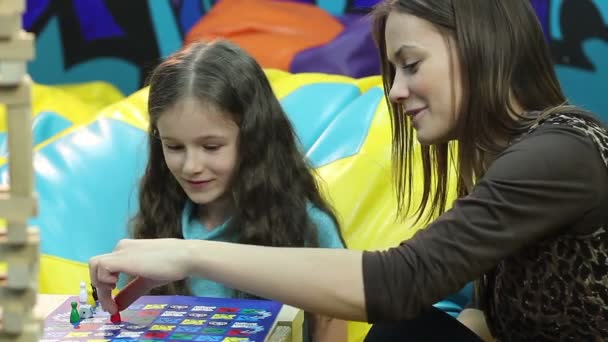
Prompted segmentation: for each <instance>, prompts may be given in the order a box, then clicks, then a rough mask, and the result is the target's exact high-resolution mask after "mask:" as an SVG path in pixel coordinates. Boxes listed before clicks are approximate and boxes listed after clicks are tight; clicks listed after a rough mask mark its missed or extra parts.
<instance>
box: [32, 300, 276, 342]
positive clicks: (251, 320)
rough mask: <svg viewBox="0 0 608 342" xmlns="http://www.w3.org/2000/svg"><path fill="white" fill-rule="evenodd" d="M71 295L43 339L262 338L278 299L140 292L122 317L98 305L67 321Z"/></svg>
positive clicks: (157, 341) (48, 322)
mask: <svg viewBox="0 0 608 342" xmlns="http://www.w3.org/2000/svg"><path fill="white" fill-rule="evenodd" d="M71 302H78V297H71V298H69V299H68V300H66V301H65V302H64V303H63V304H61V305H60V306H59V307H58V308H57V309H55V311H53V312H52V313H51V314H50V315H49V316H48V317H47V318H46V319H45V325H44V331H43V336H42V339H41V341H44V342H63V341H81V342H101V341H108V342H113V341H116V342H130V341H148V342H161V341H162V342H166V341H179V342H184V341H221V342H237V341H238V342H248V341H256V342H257V341H259V342H262V341H266V340H267V339H268V337H269V335H270V332H271V331H272V329H274V326H275V324H276V319H277V316H278V313H279V311H280V310H281V304H280V303H278V302H273V301H264V300H249V299H224V298H207V297H190V296H143V297H141V298H139V299H138V300H137V301H135V302H134V303H133V304H132V305H130V306H129V307H128V308H127V309H126V310H124V311H121V313H120V315H121V322H120V323H111V322H110V315H109V314H108V313H107V312H103V311H101V309H100V308H97V310H96V313H95V314H94V315H93V317H91V318H85V319H82V320H81V321H80V322H79V323H77V324H71V323H70V312H71V309H72V308H71Z"/></svg>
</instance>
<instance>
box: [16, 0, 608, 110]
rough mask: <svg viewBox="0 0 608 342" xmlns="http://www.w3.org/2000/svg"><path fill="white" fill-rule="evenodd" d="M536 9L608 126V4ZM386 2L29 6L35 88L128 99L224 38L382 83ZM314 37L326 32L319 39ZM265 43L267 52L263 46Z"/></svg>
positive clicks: (562, 71) (568, 83)
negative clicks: (182, 52)
mask: <svg viewBox="0 0 608 342" xmlns="http://www.w3.org/2000/svg"><path fill="white" fill-rule="evenodd" d="M530 1H531V3H532V4H533V5H534V7H535V9H536V12H537V14H538V16H539V19H540V21H541V23H542V25H543V28H544V31H545V33H546V36H547V39H548V40H549V42H550V46H551V50H552V53H553V56H554V58H555V63H556V64H555V65H556V71H557V73H558V76H559V78H560V81H561V83H562V85H563V87H564V89H565V91H566V94H567V95H568V97H569V98H570V99H571V100H572V102H574V103H576V104H578V105H582V106H584V107H586V108H588V109H591V110H593V111H596V112H598V113H599V114H600V115H602V116H603V117H604V118H606V119H607V120H608V97H606V96H605V95H604V94H603V93H605V91H606V90H605V89H606V83H607V82H608V1H604V0H530ZM377 2H378V0H316V1H315V0H278V1H270V0H223V1H217V0H130V1H122V0H62V1H51V0H28V1H27V4H28V11H27V13H25V15H24V17H23V25H24V28H25V29H27V30H28V31H31V32H34V33H36V35H37V54H38V55H37V58H36V59H35V60H34V61H32V62H31V63H30V65H29V67H30V72H31V74H32V75H33V77H34V80H35V81H37V82H39V83H43V84H62V83H74V82H84V81H90V80H102V81H107V82H110V83H112V84H114V85H115V86H116V87H118V88H119V89H120V90H121V91H122V92H123V93H124V94H125V95H128V94H131V93H133V92H134V91H136V90H137V89H139V88H141V86H142V84H143V83H144V82H145V78H146V76H147V73H148V71H149V70H150V69H151V68H153V67H154V66H155V65H156V64H157V63H158V62H159V61H160V59H162V58H163V57H164V56H167V55H168V54H170V53H171V52H173V51H175V50H176V49H178V48H180V47H181V46H182V45H183V44H184V42H189V41H192V40H195V39H200V38H209V37H217V36H226V37H228V38H230V39H233V40H236V41H238V43H239V44H240V45H242V46H243V47H244V48H245V49H246V50H248V51H249V52H250V53H252V54H253V55H254V56H255V57H256V59H258V61H259V62H260V63H261V64H262V65H263V66H264V67H267V68H278V69H282V70H286V71H290V72H296V73H297V72H308V71H312V72H324V73H334V74H342V75H347V76H351V77H364V76H369V75H375V74H378V73H379V68H378V63H377V55H376V52H375V50H374V47H373V42H372V40H371V37H370V35H369V22H368V21H367V19H366V17H365V14H366V13H368V12H369V9H370V8H371V7H372V6H373V5H374V4H375V3H377ZM304 13H305V14H306V15H304ZM262 18H263V19H262ZM285 18H287V19H285ZM311 21H313V22H315V25H310V22H311ZM310 27H317V28H318V32H309V31H310ZM281 28H289V30H282V29H281ZM286 32H290V33H289V34H288V33H286ZM319 32H320V33H319ZM260 41H263V42H266V44H264V45H263V46H260V44H259V42H260ZM273 44H274V46H276V48H275V47H273V46H272V45H273ZM269 45H271V46H269ZM279 47H281V48H279ZM268 51H271V52H272V54H269V53H268ZM581 84H584V85H585V87H581V86H580V85H581Z"/></svg>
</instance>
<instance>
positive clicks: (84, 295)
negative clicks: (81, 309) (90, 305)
mask: <svg viewBox="0 0 608 342" xmlns="http://www.w3.org/2000/svg"><path fill="white" fill-rule="evenodd" d="M88 297H89V294H88V293H87V285H86V284H85V282H84V281H81V282H80V295H79V300H80V305H84V304H86V303H87V298H88Z"/></svg>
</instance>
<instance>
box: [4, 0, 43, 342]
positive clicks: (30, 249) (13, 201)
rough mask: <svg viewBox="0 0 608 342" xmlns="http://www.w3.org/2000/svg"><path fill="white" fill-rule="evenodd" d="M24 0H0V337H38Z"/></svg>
mask: <svg viewBox="0 0 608 342" xmlns="http://www.w3.org/2000/svg"><path fill="white" fill-rule="evenodd" d="M25 2H26V0H0V106H5V107H6V121H7V122H6V127H7V134H8V137H7V138H8V153H9V155H8V164H9V174H10V179H9V184H10V185H9V186H7V187H4V188H2V189H0V217H1V218H4V219H5V220H6V227H2V228H0V263H2V264H4V266H5V268H3V269H1V271H0V306H1V308H0V309H1V310H0V341H38V339H39V337H40V335H41V334H40V333H41V330H42V322H41V320H40V319H39V318H36V317H34V314H33V308H34V305H35V303H36V297H37V293H38V268H39V260H40V252H39V245H40V237H39V234H38V230H37V229H36V228H34V227H28V224H27V222H28V220H29V219H30V218H31V217H32V216H35V215H36V198H35V196H34V171H33V160H32V113H31V108H32V106H31V101H32V94H31V87H32V82H31V80H30V77H29V76H28V74H27V67H26V65H27V64H26V63H27V61H28V60H31V59H32V58H33V57H34V39H33V36H32V35H31V34H30V33H27V32H25V31H23V30H22V29H21V16H22V14H23V12H24V11H25Z"/></svg>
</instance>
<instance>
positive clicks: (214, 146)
mask: <svg viewBox="0 0 608 342" xmlns="http://www.w3.org/2000/svg"><path fill="white" fill-rule="evenodd" d="M203 148H204V149H205V150H208V151H216V150H219V148H220V145H205V146H203Z"/></svg>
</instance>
